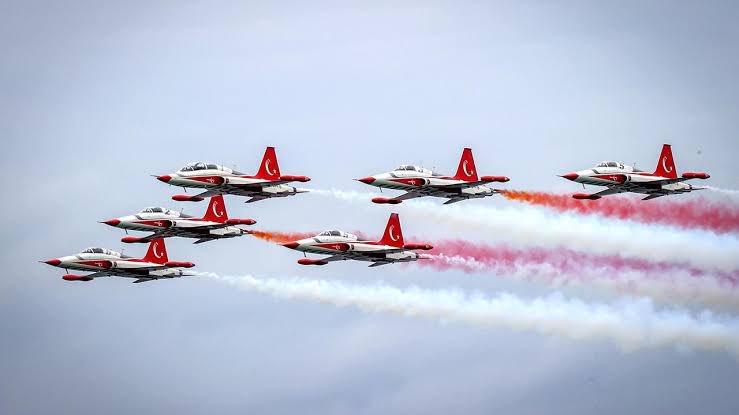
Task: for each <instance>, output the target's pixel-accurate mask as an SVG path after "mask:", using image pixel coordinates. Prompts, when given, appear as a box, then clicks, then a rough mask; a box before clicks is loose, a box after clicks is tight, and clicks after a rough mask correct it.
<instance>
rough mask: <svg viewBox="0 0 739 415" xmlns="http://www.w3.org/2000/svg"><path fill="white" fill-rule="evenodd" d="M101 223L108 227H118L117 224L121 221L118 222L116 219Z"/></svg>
mask: <svg viewBox="0 0 739 415" xmlns="http://www.w3.org/2000/svg"><path fill="white" fill-rule="evenodd" d="M103 223H104V224H106V225H110V226H118V224H119V223H121V221H119V220H118V219H109V220H106V221H105V222H103Z"/></svg>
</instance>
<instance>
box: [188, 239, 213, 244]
mask: <svg viewBox="0 0 739 415" xmlns="http://www.w3.org/2000/svg"><path fill="white" fill-rule="evenodd" d="M212 240H215V238H200V239H198V240H197V241H195V242H193V244H202V243H203V242H210V241H212Z"/></svg>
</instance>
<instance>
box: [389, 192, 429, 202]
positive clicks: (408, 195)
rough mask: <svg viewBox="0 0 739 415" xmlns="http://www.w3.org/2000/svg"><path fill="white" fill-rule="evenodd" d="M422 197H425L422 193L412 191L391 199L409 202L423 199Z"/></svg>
mask: <svg viewBox="0 0 739 415" xmlns="http://www.w3.org/2000/svg"><path fill="white" fill-rule="evenodd" d="M424 196H426V195H425V194H424V193H423V192H418V191H415V190H414V191H412V192H408V193H404V194H402V195H400V196H396V197H394V198H393V200H410V199H416V198H418V197H424Z"/></svg>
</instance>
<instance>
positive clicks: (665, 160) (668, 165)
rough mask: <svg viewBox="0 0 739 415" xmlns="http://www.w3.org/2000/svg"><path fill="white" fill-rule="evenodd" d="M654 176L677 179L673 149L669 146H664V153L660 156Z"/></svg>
mask: <svg viewBox="0 0 739 415" xmlns="http://www.w3.org/2000/svg"><path fill="white" fill-rule="evenodd" d="M654 174H655V175H657V176H661V177H666V178H668V179H677V168H675V162H674V161H673V160H672V148H671V147H670V145H669V144H664V145H662V153H661V154H660V155H659V161H657V169H656V170H655V171H654Z"/></svg>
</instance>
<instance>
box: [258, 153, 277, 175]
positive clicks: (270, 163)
mask: <svg viewBox="0 0 739 415" xmlns="http://www.w3.org/2000/svg"><path fill="white" fill-rule="evenodd" d="M256 177H257V178H260V179H265V180H278V179H279V178H280V166H279V165H278V164H277V153H275V148H274V147H267V149H266V150H265V151H264V157H262V164H261V165H260V166H259V171H258V172H257V176H256Z"/></svg>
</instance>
